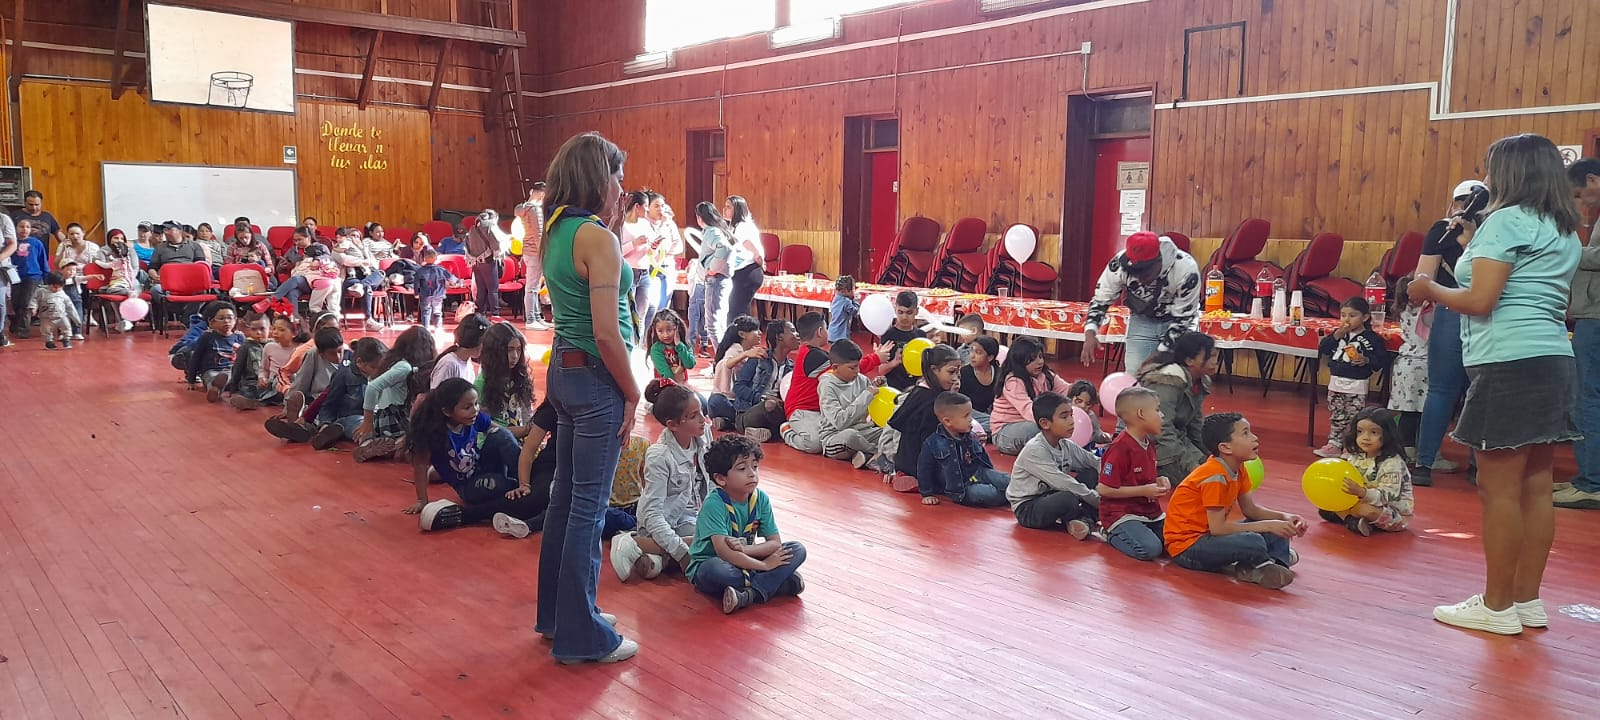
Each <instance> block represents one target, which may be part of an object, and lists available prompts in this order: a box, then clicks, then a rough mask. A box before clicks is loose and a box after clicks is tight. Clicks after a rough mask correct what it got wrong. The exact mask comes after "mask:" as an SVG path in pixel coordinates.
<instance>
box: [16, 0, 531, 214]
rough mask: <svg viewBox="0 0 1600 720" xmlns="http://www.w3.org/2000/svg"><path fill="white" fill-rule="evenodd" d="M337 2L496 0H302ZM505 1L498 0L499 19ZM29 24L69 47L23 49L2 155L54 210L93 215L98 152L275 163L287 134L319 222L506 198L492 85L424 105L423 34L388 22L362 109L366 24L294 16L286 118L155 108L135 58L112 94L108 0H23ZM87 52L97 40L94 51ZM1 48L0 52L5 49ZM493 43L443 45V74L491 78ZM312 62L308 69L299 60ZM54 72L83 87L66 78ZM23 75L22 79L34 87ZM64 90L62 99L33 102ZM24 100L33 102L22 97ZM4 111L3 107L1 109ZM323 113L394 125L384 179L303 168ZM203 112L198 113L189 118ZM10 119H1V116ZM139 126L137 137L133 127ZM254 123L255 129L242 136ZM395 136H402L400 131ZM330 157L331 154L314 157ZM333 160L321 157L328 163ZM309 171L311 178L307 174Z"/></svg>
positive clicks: (411, 7) (441, 15)
mask: <svg viewBox="0 0 1600 720" xmlns="http://www.w3.org/2000/svg"><path fill="white" fill-rule="evenodd" d="M298 1H299V2H302V3H305V4H315V5H321V6H325V7H330V8H336V9H345V10H358V11H365V12H379V11H385V12H388V13H390V14H394V15H397V16H409V17H418V18H426V19H432V20H445V21H451V20H454V21H457V22H462V23H476V24H484V23H486V22H487V18H486V17H485V15H484V13H485V12H486V11H487V10H488V9H492V8H494V7H496V6H492V5H490V4H485V3H480V2H468V1H464V0H298ZM142 7H143V4H142V3H138V2H135V3H132V5H131V8H132V17H131V19H130V22H129V28H130V35H129V40H128V47H129V49H130V50H131V51H133V52H136V53H142V52H143V50H144V47H145V37H144V20H143V11H142ZM508 7H509V6H506V5H500V6H498V8H499V12H500V13H501V15H500V17H499V19H498V21H499V22H501V23H502V24H504V23H505V22H506V18H505V15H506V14H507V13H508ZM26 10H27V14H26V18H25V19H26V25H25V26H24V27H23V28H22V29H21V32H22V33H23V34H24V38H25V39H26V40H27V41H29V42H38V43H50V44H53V45H59V46H63V47H65V48H69V49H46V48H34V47H29V48H27V49H26V54H27V57H26V66H25V68H24V70H25V73H26V75H27V76H28V77H30V78H35V79H30V80H27V81H25V82H24V89H25V93H24V94H25V97H24V99H23V101H22V103H21V108H22V110H21V115H22V118H21V119H22V132H21V137H20V143H19V146H18V147H16V148H14V152H12V153H11V154H10V155H9V156H8V157H7V158H6V159H7V162H21V163H24V164H27V165H31V166H34V168H35V172H34V182H35V184H36V186H37V187H38V188H39V189H40V190H41V191H43V192H45V193H46V194H47V196H49V197H50V203H49V205H50V206H51V208H52V211H54V212H55V213H56V214H57V215H59V216H60V217H61V218H62V220H63V222H66V221H68V218H69V215H68V214H64V213H63V211H64V210H65V209H67V208H73V209H74V212H84V213H90V214H84V215H76V214H74V215H70V217H71V219H72V220H74V221H78V222H83V223H84V224H85V225H86V226H87V225H92V224H93V223H94V220H96V219H98V217H99V215H100V213H101V212H102V211H101V209H100V207H101V202H102V201H101V198H100V194H99V185H98V178H99V175H98V173H99V170H98V164H97V163H98V162H99V161H100V160H103V159H123V160H146V161H169V162H201V163H213V164H267V165H272V166H277V165H280V164H281V163H282V157H281V151H282V146H283V145H296V146H297V147H298V148H299V149H300V152H301V153H302V154H303V155H304V157H302V159H301V164H300V175H301V190H302V198H301V205H302V211H303V212H305V211H309V212H311V213H312V214H315V215H317V217H318V218H319V219H322V220H324V221H325V222H358V221H365V220H366V219H378V220H380V221H383V222H391V223H399V222H402V221H405V222H410V221H409V220H407V219H408V218H420V219H424V220H425V219H428V218H431V217H432V216H433V215H434V213H435V211H436V210H441V209H470V208H477V209H481V208H483V207H500V208H505V209H509V207H510V206H511V205H512V204H513V203H514V202H515V200H516V198H515V195H516V194H517V193H516V191H515V190H514V188H513V183H512V175H511V174H510V172H509V166H508V165H507V164H506V163H505V162H503V161H502V155H503V153H504V139H503V133H502V132H499V131H497V130H495V131H491V130H489V129H487V128H486V123H485V120H484V116H483V111H484V109H485V107H486V105H487V104H488V102H489V100H490V98H491V95H490V94H489V93H485V92H475V91H471V90H462V89H451V88H449V87H445V88H443V89H441V91H440V94H439V105H440V107H441V108H442V109H441V110H440V111H439V112H437V113H436V114H435V115H434V116H433V117H431V118H430V117H429V115H428V114H427V113H426V112H425V111H423V110H422V109H421V108H424V107H425V106H426V104H427V101H428V93H429V89H430V88H429V86H428V83H430V82H431V81H432V80H433V71H434V67H435V63H436V61H437V60H438V57H439V51H440V49H441V46H442V43H441V42H440V41H438V40H433V39H428V38H417V37H410V36H403V35H395V34H387V35H385V36H384V38H383V40H382V41H381V42H380V43H379V45H378V47H377V53H376V58H377V62H376V64H375V66H374V75H375V76H376V77H377V78H378V79H377V80H376V81H375V83H374V85H373V88H372V93H371V103H370V105H369V107H368V109H367V110H366V111H365V112H362V111H358V110H357V109H356V108H355V106H354V104H353V103H354V101H355V98H356V95H357V92H358V89H359V86H360V81H359V78H350V77H330V76H327V75H319V74H312V73H339V74H344V75H357V76H359V75H360V74H361V73H362V71H363V69H364V67H365V62H366V51H367V47H368V43H369V42H370V40H369V38H370V36H369V35H368V34H366V33H364V32H363V31H357V30H351V29H349V28H342V27H329V26H324V25H313V24H310V23H298V24H297V25H296V31H295V66H296V68H297V69H298V70H300V71H301V72H299V73H298V74H297V75H296V78H295V84H296V93H297V95H298V96H299V99H300V103H299V107H298V114H297V115H295V116H294V117H279V116H270V115H260V114H257V113H233V112H225V111H210V110H206V109H204V108H179V107H176V106H156V107H151V106H150V105H148V104H147V103H146V102H145V101H144V99H143V98H142V97H140V89H139V88H138V84H139V82H138V81H139V79H140V78H142V77H143V72H142V71H143V68H142V61H141V60H138V59H135V60H133V61H132V63H133V65H134V68H133V77H134V83H133V86H132V87H131V88H130V89H129V90H127V92H126V94H125V95H124V96H123V97H122V98H121V99H120V100H118V101H112V100H111V99H110V94H109V92H108V90H107V89H108V87H109V80H110V77H111V70H112V64H111V58H110V57H109V55H108V54H105V53H104V50H106V49H109V48H111V47H112V43H113V39H114V35H115V33H114V32H113V28H114V27H115V24H116V3H115V2H114V1H113V0H51V1H50V2H37V1H36V0H30V1H29V2H28V3H27V6H26ZM0 15H3V16H4V18H5V23H4V30H5V35H6V38H7V39H14V38H15V37H16V36H17V34H18V28H17V27H16V26H15V23H14V22H13V20H14V19H15V2H14V0H0ZM96 50H98V51H100V52H95V51H96ZM7 60H9V55H8V56H7ZM493 67H494V56H493V55H492V51H488V50H485V49H483V48H481V47H478V46H473V45H470V44H466V43H459V42H458V43H453V44H452V46H451V49H450V51H449V54H448V56H447V62H446V66H445V71H444V82H445V83H447V84H454V85H460V86H463V87H477V88H482V87H489V86H491V85H492V84H493V82H494V79H493V72H492V68H493ZM307 71H309V72H307ZM63 83H74V84H76V85H79V86H80V87H78V88H76V89H71V88H69V87H68V86H66V85H63ZM30 86H32V88H31V89H29V88H30ZM66 98H71V102H70V103H68V104H66V105H63V106H62V107H39V103H41V102H46V103H57V102H64V101H65V99H66ZM30 106H31V107H30ZM102 110H105V111H110V112H113V113H115V115H113V116H108V117H95V116H93V113H96V112H100V111H102ZM3 112H4V111H0V118H3ZM323 120H331V121H334V122H339V121H359V122H369V121H370V122H369V124H377V125H382V126H388V127H393V128H395V129H394V130H393V131H391V132H392V134H391V137H392V138H394V139H395V140H401V138H403V140H401V141H402V142H404V143H405V147H403V148H402V147H401V146H400V143H399V142H391V143H388V144H387V147H388V153H390V154H391V155H396V154H398V155H399V156H400V157H399V158H397V159H398V162H396V161H391V162H390V169H389V170H388V171H386V173H384V176H383V177H382V179H379V178H377V177H356V176H355V175H353V174H346V175H348V176H343V175H340V174H338V173H333V172H323V171H322V169H321V168H316V167H313V162H312V161H313V157H311V156H312V155H314V154H315V152H316V148H317V146H318V145H319V143H317V142H315V141H316V140H318V139H319V138H318V137H316V135H317V134H318V133H316V132H314V130H315V129H316V128H318V127H319V126H320V124H321V122H322V121H323ZM66 121H70V122H71V123H73V124H77V123H84V124H85V126H86V127H90V128H98V129H103V130H106V131H115V132H119V133H121V134H122V136H123V137H124V139H125V140H126V142H125V143H122V144H116V145H106V144H97V143H96V141H95V140H93V137H94V136H93V135H89V134H88V133H87V132H85V133H84V135H85V137H84V138H80V137H78V135H77V134H76V133H77V131H75V130H74V129H73V127H72V126H71V125H66V126H55V125H53V124H52V123H56V122H66ZM195 123H199V124H195ZM5 127H9V125H7V126H5ZM134 127H138V128H139V129H140V132H141V133H142V134H141V135H139V136H134V135H133V134H132V133H133V128H134ZM252 133H253V134H252ZM4 134H5V135H6V141H5V142H0V153H4V151H5V150H6V149H7V147H8V146H9V145H10V143H9V140H10V133H9V132H7V133H4ZM396 136H399V137H396ZM321 159H322V160H327V158H325V157H324V158H321ZM89 165H93V167H94V172H93V173H92V174H93V175H94V181H95V184H94V186H93V188H92V189H91V188H90V187H89V186H87V185H82V184H76V183H73V184H67V183H65V182H64V181H63V180H62V178H65V177H78V175H77V173H79V172H80V170H78V169H76V168H75V167H73V166H84V167H87V166H89ZM333 169H334V168H331V167H330V168H328V170H329V171H331V170H333ZM308 181H309V182H308Z"/></svg>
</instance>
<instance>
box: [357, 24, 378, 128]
mask: <svg viewBox="0 0 1600 720" xmlns="http://www.w3.org/2000/svg"><path fill="white" fill-rule="evenodd" d="M382 41H383V31H382V30H379V31H377V32H375V33H373V34H372V44H371V45H368V46H367V66H366V67H365V68H363V69H362V70H361V89H360V90H357V91H356V107H357V108H359V109H361V110H365V109H367V102H368V101H369V100H371V99H372V73H373V71H374V70H377V68H378V43H380V42H382Z"/></svg>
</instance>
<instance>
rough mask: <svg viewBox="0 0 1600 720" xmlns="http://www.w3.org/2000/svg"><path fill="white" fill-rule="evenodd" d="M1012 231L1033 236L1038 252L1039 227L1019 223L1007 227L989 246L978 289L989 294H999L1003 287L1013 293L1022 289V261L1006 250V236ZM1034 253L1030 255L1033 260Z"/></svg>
mask: <svg viewBox="0 0 1600 720" xmlns="http://www.w3.org/2000/svg"><path fill="white" fill-rule="evenodd" d="M1012 233H1025V234H1027V235H1029V236H1030V237H1032V238H1033V241H1034V248H1035V250H1034V252H1035V253H1037V252H1038V246H1039V228H1036V227H1034V226H1032V225H1026V224H1022V223H1018V224H1016V225H1012V226H1010V227H1008V228H1006V231H1005V232H1003V233H1000V237H999V238H998V239H996V240H995V241H994V245H991V246H990V247H989V252H987V253H985V255H984V262H985V265H986V267H985V269H984V274H983V277H982V279H981V280H980V281H979V283H978V290H977V291H976V292H981V293H984V294H987V295H999V294H1000V289H1001V288H1006V289H1007V290H1009V291H1010V292H1011V293H1012V294H1017V292H1018V291H1019V290H1020V289H1021V287H1022V285H1021V276H1022V263H1021V262H1018V261H1017V260H1016V258H1013V257H1011V253H1010V252H1008V251H1007V250H1006V237H1008V236H1010V235H1011V234H1012ZM1032 259H1033V255H1029V256H1028V260H1032Z"/></svg>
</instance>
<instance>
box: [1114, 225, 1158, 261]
mask: <svg viewBox="0 0 1600 720" xmlns="http://www.w3.org/2000/svg"><path fill="white" fill-rule="evenodd" d="M1122 258H1123V260H1124V261H1126V262H1127V264H1128V265H1129V266H1134V265H1143V264H1145V263H1148V262H1150V261H1152V260H1160V259H1161V238H1159V237H1157V236H1156V234H1155V233H1153V232H1148V231H1146V232H1136V233H1134V234H1132V235H1129V236H1128V247H1127V249H1125V250H1123V251H1122Z"/></svg>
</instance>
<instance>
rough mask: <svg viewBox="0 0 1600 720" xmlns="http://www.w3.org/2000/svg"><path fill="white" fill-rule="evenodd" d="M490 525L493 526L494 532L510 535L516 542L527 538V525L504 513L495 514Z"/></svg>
mask: <svg viewBox="0 0 1600 720" xmlns="http://www.w3.org/2000/svg"><path fill="white" fill-rule="evenodd" d="M491 523H492V524H493V525H494V529H495V532H498V533H500V534H501V535H510V536H511V537H514V538H516V539H518V540H521V539H523V538H525V537H527V536H528V533H529V532H530V531H529V530H528V524H527V523H525V522H523V521H521V520H518V519H517V518H514V517H511V516H510V515H507V514H505V513H495V514H494V519H493V520H492V521H491Z"/></svg>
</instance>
